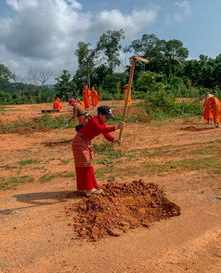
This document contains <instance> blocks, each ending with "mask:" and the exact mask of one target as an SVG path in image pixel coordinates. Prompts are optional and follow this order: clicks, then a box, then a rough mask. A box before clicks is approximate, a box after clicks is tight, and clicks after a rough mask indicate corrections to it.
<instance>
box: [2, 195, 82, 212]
mask: <svg viewBox="0 0 221 273" xmlns="http://www.w3.org/2000/svg"><path fill="white" fill-rule="evenodd" d="M13 197H15V198H16V200H17V201H18V202H21V203H26V204H30V205H31V206H27V207H18V208H10V209H0V215H1V214H2V215H9V214H11V213H13V212H17V211H19V210H24V209H28V208H33V207H40V206H49V205H54V204H58V203H61V202H66V201H67V200H68V199H78V198H80V197H81V195H80V194H79V193H78V192H73V191H60V192H33V193H25V194H17V195H14V196H13Z"/></svg>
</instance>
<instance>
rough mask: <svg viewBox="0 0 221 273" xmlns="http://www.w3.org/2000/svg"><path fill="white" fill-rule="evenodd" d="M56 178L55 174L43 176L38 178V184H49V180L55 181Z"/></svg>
mask: <svg viewBox="0 0 221 273" xmlns="http://www.w3.org/2000/svg"><path fill="white" fill-rule="evenodd" d="M56 177H57V175H56V174H49V173H47V174H44V175H42V176H41V177H40V178H39V182H41V183H45V182H50V181H51V180H53V179H55V178H56Z"/></svg>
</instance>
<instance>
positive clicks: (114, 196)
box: [66, 180, 180, 241]
mask: <svg viewBox="0 0 221 273" xmlns="http://www.w3.org/2000/svg"><path fill="white" fill-rule="evenodd" d="M103 189H104V194H102V195H93V196H91V197H89V198H83V199H82V200H81V201H80V202H78V203H77V204H74V205H72V207H69V208H66V214H67V215H68V216H70V217H72V223H71V225H73V229H74V232H75V233H76V235H77V238H79V239H89V240H92V241H97V240H99V239H101V238H103V237H105V236H107V235H111V236H120V235H121V234H122V233H124V232H127V231H128V230H129V229H134V228H137V227H141V226H143V227H147V228H148V227H149V225H150V223H152V222H154V221H159V220H161V219H167V218H170V217H174V216H178V215H180V208H179V207H178V206H177V205H176V204H174V203H172V202H170V201H169V200H168V199H167V198H166V197H165V194H164V193H163V191H162V190H160V189H159V187H158V186H157V185H155V184H145V183H144V182H143V181H142V180H139V181H133V182H131V183H125V184H118V183H111V184H107V185H105V186H104V187H103Z"/></svg>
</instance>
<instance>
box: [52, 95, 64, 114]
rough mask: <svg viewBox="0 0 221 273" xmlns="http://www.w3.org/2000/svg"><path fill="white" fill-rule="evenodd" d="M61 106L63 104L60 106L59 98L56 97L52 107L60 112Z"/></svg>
mask: <svg viewBox="0 0 221 273" xmlns="http://www.w3.org/2000/svg"><path fill="white" fill-rule="evenodd" d="M62 108H63V106H62V103H61V100H60V99H59V98H58V99H56V100H55V101H54V103H53V109H54V110H57V111H59V112H60V111H61V109H62Z"/></svg>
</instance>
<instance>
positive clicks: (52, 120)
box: [0, 115, 75, 134]
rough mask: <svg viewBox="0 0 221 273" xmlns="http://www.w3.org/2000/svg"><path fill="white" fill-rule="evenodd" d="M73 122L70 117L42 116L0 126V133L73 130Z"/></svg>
mask: <svg viewBox="0 0 221 273" xmlns="http://www.w3.org/2000/svg"><path fill="white" fill-rule="evenodd" d="M74 126H75V124H74V122H73V121H72V120H71V121H70V117H69V116H68V117H67V116H65V115H60V116H57V117H54V116H52V115H42V116H41V117H40V118H35V119H32V120H30V121H24V120H17V121H15V122H11V123H6V124H5V123H4V124H0V133H1V134H6V133H25V132H33V131H41V130H50V129H60V128H63V129H64V128H73V127H74Z"/></svg>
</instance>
